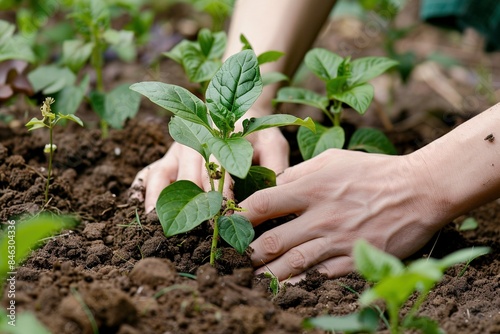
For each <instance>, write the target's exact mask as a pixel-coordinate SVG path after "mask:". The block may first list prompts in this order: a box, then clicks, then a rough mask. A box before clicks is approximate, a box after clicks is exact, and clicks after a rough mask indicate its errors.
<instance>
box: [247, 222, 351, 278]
mask: <svg viewBox="0 0 500 334" xmlns="http://www.w3.org/2000/svg"><path fill="white" fill-rule="evenodd" d="M308 223H311V222H308V221H307V220H306V219H302V217H298V218H296V219H294V220H292V221H290V222H288V223H286V224H283V225H281V226H278V227H276V228H274V229H272V230H270V231H267V232H265V233H264V234H262V236H260V237H259V238H258V239H256V240H255V241H254V242H252V244H250V247H252V248H253V250H254V251H253V252H252V255H251V259H252V263H253V265H254V266H255V267H261V266H262V264H263V263H264V264H266V265H267V267H268V268H269V269H270V270H271V271H272V272H273V273H274V275H276V276H277V277H278V278H279V279H280V280H281V279H286V278H289V277H291V276H295V275H298V274H300V273H302V272H305V271H306V270H308V269H309V268H311V267H313V266H315V265H317V264H318V263H321V262H323V261H326V260H328V259H329V258H332V257H338V256H345V255H348V254H349V253H350V248H349V244H348V242H344V241H336V240H334V239H332V238H329V237H326V236H325V233H324V232H322V230H320V229H314V228H307V224H308ZM297 231H300V233H297ZM266 270H267V268H266V267H261V268H260V269H258V270H257V271H256V273H260V272H264V271H266Z"/></svg>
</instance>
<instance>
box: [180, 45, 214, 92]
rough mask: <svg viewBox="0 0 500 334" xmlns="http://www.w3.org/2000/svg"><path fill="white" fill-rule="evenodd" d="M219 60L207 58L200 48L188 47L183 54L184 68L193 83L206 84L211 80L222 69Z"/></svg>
mask: <svg viewBox="0 0 500 334" xmlns="http://www.w3.org/2000/svg"><path fill="white" fill-rule="evenodd" d="M221 63H222V62H221V61H220V60H219V59H215V60H211V59H207V58H205V56H204V55H203V54H202V52H201V51H200V50H199V47H197V46H194V45H188V46H187V47H186V49H185V50H184V53H183V58H182V66H183V67H184V71H186V74H187V76H188V79H189V81H191V82H198V83H201V82H206V81H209V80H211V79H212V78H213V77H214V75H215V73H217V71H218V70H219V68H220V67H221Z"/></svg>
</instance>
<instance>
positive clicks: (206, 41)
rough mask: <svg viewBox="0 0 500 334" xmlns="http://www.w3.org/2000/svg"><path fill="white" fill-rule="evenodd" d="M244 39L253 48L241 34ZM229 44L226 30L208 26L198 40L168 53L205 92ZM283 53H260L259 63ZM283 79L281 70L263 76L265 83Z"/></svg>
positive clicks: (275, 58) (176, 47) (180, 45)
mask: <svg viewBox="0 0 500 334" xmlns="http://www.w3.org/2000/svg"><path fill="white" fill-rule="evenodd" d="M240 39H241V42H242V43H243V49H245V50H252V46H251V45H250V43H249V42H248V40H247V39H246V38H245V36H243V35H241V36H240ZM226 44H227V36H226V33H225V32H223V31H219V32H215V33H212V32H211V31H210V30H208V29H201V30H200V32H199V33H198V39H197V40H196V41H188V40H183V41H182V42H180V43H179V44H177V45H176V46H175V47H174V48H173V49H172V50H171V51H169V52H165V53H164V55H165V56H167V57H169V58H170V59H172V60H174V61H175V62H177V63H178V64H180V65H181V66H182V68H183V69H184V72H185V73H186V75H187V77H188V79H189V81H191V82H193V83H199V84H200V86H201V89H200V93H201V94H203V93H204V92H205V90H206V88H207V86H208V83H209V82H210V80H211V79H212V78H213V76H214V74H215V73H216V72H217V71H218V70H219V68H220V67H221V65H222V56H223V54H224V51H225V49H226ZM282 56H283V53H282V52H279V51H266V52H263V53H262V54H260V55H259V56H258V57H257V59H258V62H259V65H262V64H265V63H268V62H273V61H276V60H278V59H279V58H280V57H282ZM282 80H287V77H286V76H285V75H283V74H281V73H277V72H269V73H265V74H264V75H263V76H262V82H263V84H264V85H267V84H271V83H274V82H278V81H282Z"/></svg>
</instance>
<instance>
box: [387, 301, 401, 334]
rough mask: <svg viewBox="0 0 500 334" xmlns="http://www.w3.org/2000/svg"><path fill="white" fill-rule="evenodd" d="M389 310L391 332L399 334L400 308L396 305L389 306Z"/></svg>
mask: <svg viewBox="0 0 500 334" xmlns="http://www.w3.org/2000/svg"><path fill="white" fill-rule="evenodd" d="M387 308H388V309H389V310H388V311H389V322H390V324H391V328H390V332H391V334H399V313H398V307H396V306H394V305H387Z"/></svg>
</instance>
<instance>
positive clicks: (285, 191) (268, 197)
mask: <svg viewBox="0 0 500 334" xmlns="http://www.w3.org/2000/svg"><path fill="white" fill-rule="evenodd" d="M294 188H295V189H294ZM240 206H241V207H242V208H244V209H245V210H246V211H243V212H241V213H240V214H241V215H243V216H245V217H246V218H247V219H248V220H249V221H251V222H252V224H253V225H254V226H257V225H259V224H260V223H262V222H264V221H266V220H268V219H272V218H277V217H282V216H285V215H287V214H290V213H296V214H299V213H301V212H303V211H304V210H305V209H306V208H307V206H308V198H306V197H302V196H301V194H300V192H299V191H297V189H296V187H295V186H294V184H293V183H290V184H286V185H283V186H278V187H272V188H266V189H263V190H260V191H257V192H256V193H254V194H253V195H251V196H250V197H248V198H247V199H245V200H244V201H243V202H241V203H240Z"/></svg>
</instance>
